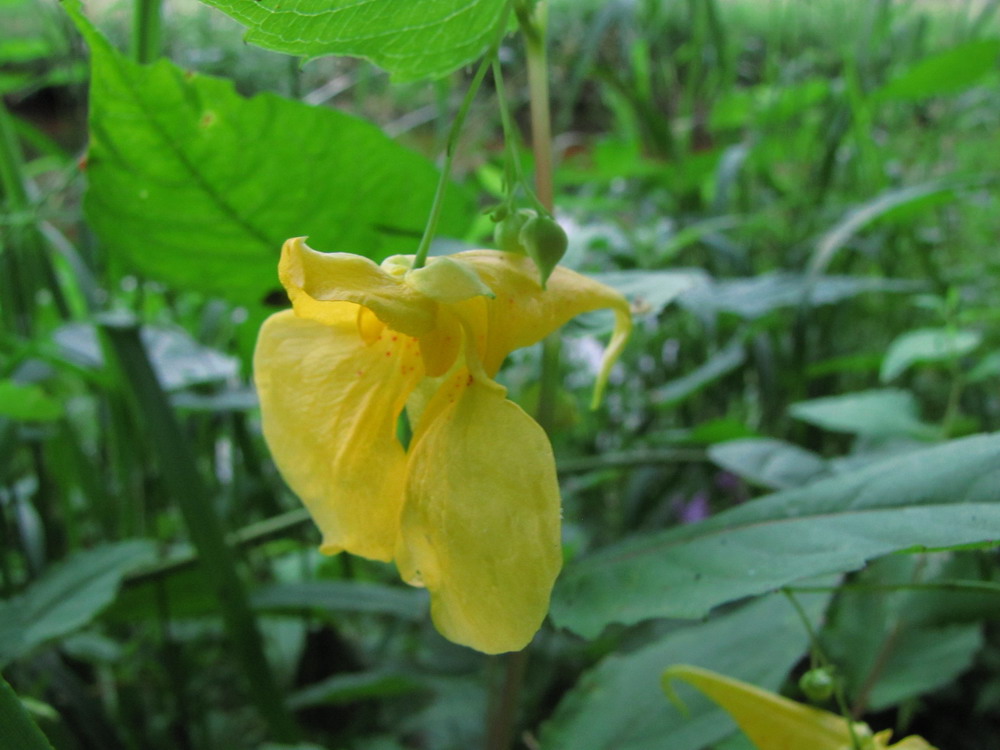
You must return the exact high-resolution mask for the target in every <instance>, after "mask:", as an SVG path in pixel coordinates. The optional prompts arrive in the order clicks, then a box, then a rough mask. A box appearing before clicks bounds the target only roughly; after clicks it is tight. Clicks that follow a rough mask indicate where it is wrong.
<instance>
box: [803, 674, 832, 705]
mask: <svg viewBox="0 0 1000 750" xmlns="http://www.w3.org/2000/svg"><path fill="white" fill-rule="evenodd" d="M834 687H836V680H835V678H834V676H833V670H832V669H831V668H830V667H817V668H816V669H810V670H809V671H808V672H806V673H805V674H804V675H802V677H800V678H799V689H801V690H802V692H803V693H805V696H806V697H807V698H808V699H809V700H811V701H812V702H813V703H823V702H824V701H827V700H829V699H830V696H831V695H833V689H834Z"/></svg>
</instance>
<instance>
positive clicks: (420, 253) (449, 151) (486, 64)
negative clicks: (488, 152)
mask: <svg viewBox="0 0 1000 750" xmlns="http://www.w3.org/2000/svg"><path fill="white" fill-rule="evenodd" d="M509 13H510V6H509V5H508V6H507V7H506V8H505V9H504V11H503V13H502V14H501V17H500V23H499V25H498V31H497V38H496V41H494V42H493V45H492V46H491V47H490V48H489V50H488V51H487V52H486V55H485V56H484V57H483V59H482V61H481V62H480V63H479V67H478V68H477V69H476V74H475V75H474V76H473V77H472V82H471V83H470V84H469V88H468V90H467V91H466V92H465V98H464V99H462V105H461V106H460V107H459V108H458V112H457V113H456V114H455V119H454V120H453V121H452V123H451V129H450V130H449V131H448V143H447V144H446V145H445V149H444V165H443V166H442V167H441V177H440V179H438V184H437V190H435V191H434V202H433V203H432V204H431V213H430V216H428V217H427V226H426V227H424V236H423V237H421V238H420V244H419V245H418V246H417V252H416V255H415V257H414V258H413V268H414V269H417V268H422V267H423V266H424V264H426V263H427V253H428V252H429V251H430V249H431V242H432V241H433V239H434V233H435V232H437V225H438V220H439V219H440V218H441V209H442V208H444V194H445V191H446V190H447V189H448V181H449V180H450V179H451V167H452V163H453V162H454V160H455V151H457V150H458V137H459V135H461V133H462V126H463V125H464V124H465V117H466V115H468V114H469V109H470V108H471V107H472V100H473V99H475V98H476V92H478V91H479V86H480V84H482V82H483V78H484V77H485V76H486V71H487V70H489V68H490V65H492V64H493V58H495V57H496V54H497V50H498V49H499V47H500V41H501V40H502V39H503V35H504V33H505V32H506V31H507V17H508V15H509Z"/></svg>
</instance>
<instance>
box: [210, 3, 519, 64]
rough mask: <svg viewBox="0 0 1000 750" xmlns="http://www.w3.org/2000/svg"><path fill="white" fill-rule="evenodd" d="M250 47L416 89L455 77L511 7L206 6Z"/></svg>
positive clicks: (482, 49) (483, 46)
mask: <svg viewBox="0 0 1000 750" xmlns="http://www.w3.org/2000/svg"><path fill="white" fill-rule="evenodd" d="M205 2H207V3H208V4H209V5H211V6H213V7H216V8H218V9H219V10H221V11H223V12H225V13H228V14H229V15H230V16H232V17H233V18H235V19H236V20H237V21H239V22H240V23H242V24H243V25H244V26H246V27H248V29H249V31H248V32H247V35H246V40H247V41H248V42H251V43H253V44H256V45H259V46H261V47H266V48H267V49H273V50H277V51H278V52H287V53H289V54H292V55H303V56H305V57H320V56H322V55H350V56H351V57H363V58H365V59H368V60H371V61H372V62H374V63H375V64H376V65H380V66H381V67H383V68H385V69H386V70H388V71H389V72H390V73H392V74H393V75H394V76H395V78H396V80H399V81H408V80H414V79H417V78H423V77H437V76H442V75H445V74H446V73H450V72H451V71H453V70H456V69H457V68H460V67H462V66H463V65H466V64H468V63H470V62H472V61H473V60H475V59H476V58H478V57H479V56H480V55H481V54H483V52H485V51H486V48H487V47H488V46H489V45H490V43H491V42H492V41H493V37H494V33H495V31H496V28H497V23H498V22H499V19H500V14H501V11H502V10H503V7H504V3H505V2H506V0H421V2H400V0H366V1H365V2H358V1H357V0H290V1H284V0H283V1H282V2H278V1H277V0H205Z"/></svg>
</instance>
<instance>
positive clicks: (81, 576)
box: [0, 539, 155, 664]
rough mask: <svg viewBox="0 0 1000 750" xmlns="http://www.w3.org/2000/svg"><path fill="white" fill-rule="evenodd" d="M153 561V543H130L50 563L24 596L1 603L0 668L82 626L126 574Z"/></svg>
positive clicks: (130, 541)
mask: <svg viewBox="0 0 1000 750" xmlns="http://www.w3.org/2000/svg"><path fill="white" fill-rule="evenodd" d="M154 557H155V548H154V546H153V543H152V542H149V541H146V540H143V539H132V540H129V541H126V542H118V543H116V544H106V545H103V546H101V547H95V548H94V549H91V550H88V551H86V552H77V553H76V554H74V555H72V556H70V557H69V558H67V559H66V560H64V561H62V562H60V563H57V564H55V565H53V566H52V567H51V568H49V569H48V570H47V571H46V572H45V573H44V574H43V575H42V577H41V578H39V579H38V580H37V581H35V582H33V583H32V584H30V585H29V586H28V588H27V589H25V590H24V592H22V593H21V594H19V595H18V596H15V597H14V598H13V599H8V600H6V601H2V602H0V664H3V663H5V662H8V661H11V660H13V659H16V658H18V657H20V656H23V655H24V654H26V653H28V652H29V651H30V650H31V649H33V648H35V647H36V646H39V645H41V644H43V643H45V642H47V641H49V640H52V639H54V638H60V637H62V636H64V635H67V634H69V633H72V632H73V631H74V630H77V629H79V628H82V627H83V626H84V625H87V624H88V623H89V622H90V621H91V620H93V619H94V618H95V617H97V615H98V614H99V613H100V612H101V610H103V609H104V608H105V607H106V606H107V605H108V604H110V603H111V601H112V600H113V599H114V598H115V595H116V594H117V592H118V587H119V586H120V585H121V582H122V579H123V578H124V577H125V575H126V574H127V573H129V572H130V571H132V570H134V569H135V568H137V567H139V566H141V565H144V564H146V563H148V562H150V561H151V560H152V559H153V558H154Z"/></svg>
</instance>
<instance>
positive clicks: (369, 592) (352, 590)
mask: <svg viewBox="0 0 1000 750" xmlns="http://www.w3.org/2000/svg"><path fill="white" fill-rule="evenodd" d="M251 603H252V604H253V606H254V607H255V608H256V609H259V610H264V611H268V612H287V611H294V612H300V611H323V612H366V613H371V614H380V615H392V616H393V617H399V618H403V619H407V620H420V619H423V618H424V617H425V616H426V614H427V595H426V592H423V591H419V590H417V589H403V588H399V587H394V586H380V585H378V584H375V583H360V582H354V581H302V582H298V583H278V584H274V585H272V586H266V587H264V588H262V589H259V590H257V591H256V592H254V594H253V596H252V597H251Z"/></svg>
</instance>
